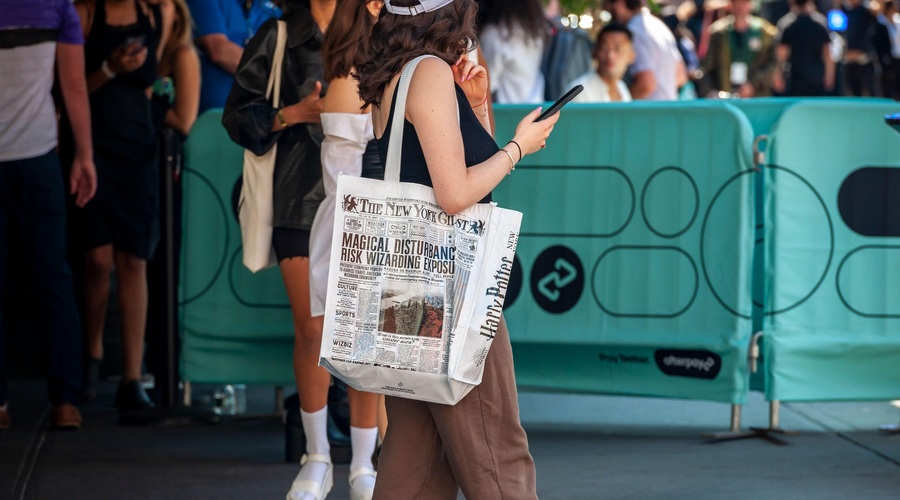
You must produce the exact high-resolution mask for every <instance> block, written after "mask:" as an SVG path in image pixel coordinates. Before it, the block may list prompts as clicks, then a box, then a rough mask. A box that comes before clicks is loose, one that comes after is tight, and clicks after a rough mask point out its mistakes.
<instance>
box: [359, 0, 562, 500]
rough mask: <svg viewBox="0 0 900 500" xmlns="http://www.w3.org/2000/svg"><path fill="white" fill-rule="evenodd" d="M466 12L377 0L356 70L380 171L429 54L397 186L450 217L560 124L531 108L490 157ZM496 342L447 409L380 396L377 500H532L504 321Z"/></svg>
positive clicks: (450, 0)
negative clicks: (396, 116)
mask: <svg viewBox="0 0 900 500" xmlns="http://www.w3.org/2000/svg"><path fill="white" fill-rule="evenodd" d="M475 10H476V6H475V2H474V0H422V1H421V3H420V2H419V1H418V0H386V1H385V8H384V10H382V12H381V15H380V17H379V18H378V23H377V24H376V25H375V27H374V29H373V32H372V38H371V40H370V42H369V59H368V60H367V61H366V62H365V63H362V64H358V65H357V68H358V74H359V95H360V98H361V99H362V101H363V102H364V103H366V104H368V105H371V106H373V107H372V121H373V125H374V130H375V136H376V138H378V139H377V140H378V150H379V153H380V155H381V160H382V165H384V162H385V155H386V153H387V151H388V147H389V146H390V144H389V142H390V135H391V130H390V129H391V125H390V123H391V119H392V116H391V115H392V114H393V113H392V109H393V105H394V99H395V90H396V89H397V83H398V81H399V78H400V73H401V72H402V70H403V67H404V66H405V65H406V64H407V63H408V62H410V61H411V60H413V59H414V58H416V57H418V56H421V55H431V56H434V57H429V58H426V59H425V60H424V61H422V62H421V64H419V66H418V69H417V70H416V71H415V73H414V75H413V77H412V81H411V84H410V87H409V95H408V98H407V101H406V103H407V104H406V115H405V121H404V135H403V144H402V145H394V147H397V146H400V147H402V149H403V152H404V154H403V155H402V158H403V159H402V162H403V163H402V165H401V168H400V180H401V181H402V182H415V183H418V184H424V185H426V186H431V187H433V188H434V192H435V197H436V199H437V202H438V204H439V205H440V206H441V208H442V209H443V210H445V211H446V212H447V213H449V214H455V213H457V212H459V211H460V210H463V209H465V208H467V207H469V206H471V205H473V204H475V203H478V202H479V201H482V202H487V201H490V199H491V190H492V189H493V188H494V187H496V186H497V185H498V184H499V183H500V181H501V180H503V179H504V178H505V177H506V176H507V175H509V174H510V173H512V170H513V168H514V167H515V163H516V162H517V161H519V160H521V157H522V156H524V155H526V154H531V153H535V152H537V151H539V150H540V149H541V148H542V147H543V146H544V145H545V144H546V140H547V138H548V137H549V135H550V132H551V131H552V129H553V126H554V125H555V124H556V121H557V120H558V119H559V115H558V114H555V115H553V116H551V117H549V118H548V119H546V120H543V121H540V122H535V121H534V120H535V119H536V118H537V116H538V115H539V113H540V108H538V109H536V110H535V111H532V112H531V113H529V114H528V115H527V116H525V118H524V119H523V120H522V121H521V122H520V123H519V124H518V126H517V127H516V132H515V135H514V137H513V140H512V141H509V142H504V144H505V146H504V148H502V149H500V148H498V147H497V143H496V142H494V139H493V137H492V136H491V134H490V123H489V122H488V118H487V110H486V109H485V108H486V102H487V101H486V100H487V91H488V82H487V78H486V76H485V71H484V68H482V67H481V66H478V65H475V64H473V63H471V62H470V61H469V60H468V59H467V58H466V57H464V55H465V54H466V53H467V52H468V50H469V48H470V47H471V43H472V40H473V39H474V36H475V33H474V21H475ZM457 116H458V118H457ZM513 141H514V142H513ZM520 150H521V154H520V153H519V151H520ZM493 342H494V345H493V347H492V348H491V351H490V353H489V354H488V356H487V360H486V361H485V369H484V377H483V380H482V383H481V384H480V385H479V386H478V387H476V388H474V389H473V390H472V392H470V393H469V394H468V395H467V396H466V397H465V398H463V399H462V400H461V401H460V402H459V403H457V404H456V405H453V406H450V405H442V404H435V403H425V402H422V401H415V400H411V399H403V398H397V397H391V396H387V397H386V398H385V400H386V405H387V412H388V422H389V425H388V430H387V435H386V436H385V440H384V444H383V445H382V450H381V455H380V457H379V461H378V481H377V482H376V484H375V495H374V498H376V499H384V500H388V499H389V500H404V499H410V498H428V499H455V498H456V497H457V492H458V490H459V488H462V491H463V494H464V495H465V496H466V497H467V498H473V499H475V498H477V499H479V500H491V499H499V498H515V499H517V500H528V499H534V498H536V493H535V491H536V485H535V470H534V462H533V460H532V458H531V454H530V453H529V452H528V440H527V437H526V435H525V431H524V430H523V429H522V426H521V424H520V422H519V413H518V402H517V396H516V385H515V374H514V371H513V361H512V349H511V347H510V344H509V334H508V332H507V329H506V323H505V322H504V321H501V324H500V328H499V329H498V333H497V336H496V337H495V339H494V341H493Z"/></svg>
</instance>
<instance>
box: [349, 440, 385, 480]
mask: <svg viewBox="0 0 900 500" xmlns="http://www.w3.org/2000/svg"><path fill="white" fill-rule="evenodd" d="M377 440H378V427H371V428H368V429H366V428H362V427H353V426H351V427H350V444H351V446H352V447H353V460H352V461H351V462H350V473H351V474H352V473H353V471H354V470H356V469H361V468H367V469H374V466H373V465H372V454H373V453H375V444H376V442H377ZM353 486H355V487H356V489H358V490H360V491H366V490H368V489H371V488H373V487H374V486H375V478H374V477H372V476H368V475H363V476H359V477H358V478H356V480H355V481H353Z"/></svg>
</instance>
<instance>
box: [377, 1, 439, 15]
mask: <svg viewBox="0 0 900 500" xmlns="http://www.w3.org/2000/svg"><path fill="white" fill-rule="evenodd" d="M451 3H453V0H419V5H413V6H412V7H399V6H396V5H391V0H384V7H385V8H386V9H387V11H388V12H390V13H391V14H395V15H398V16H415V15H418V14H422V13H424V12H432V11H435V10H438V9H440V8H441V7H443V6H445V5H449V4H451Z"/></svg>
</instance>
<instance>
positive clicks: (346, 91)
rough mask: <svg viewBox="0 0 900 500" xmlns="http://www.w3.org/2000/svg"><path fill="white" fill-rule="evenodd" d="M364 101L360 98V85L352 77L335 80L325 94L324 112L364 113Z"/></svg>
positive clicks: (330, 83) (329, 84)
mask: <svg viewBox="0 0 900 500" xmlns="http://www.w3.org/2000/svg"><path fill="white" fill-rule="evenodd" d="M363 104H364V103H363V101H362V100H361V99H360V98H359V85H358V83H357V81H356V79H355V78H353V77H352V76H350V75H347V76H343V77H340V78H335V79H334V80H332V81H331V82H329V83H328V92H326V93H325V99H324V103H323V106H324V110H323V111H324V112H326V113H364V112H365V110H364V109H363Z"/></svg>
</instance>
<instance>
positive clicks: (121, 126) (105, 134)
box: [84, 0, 162, 175]
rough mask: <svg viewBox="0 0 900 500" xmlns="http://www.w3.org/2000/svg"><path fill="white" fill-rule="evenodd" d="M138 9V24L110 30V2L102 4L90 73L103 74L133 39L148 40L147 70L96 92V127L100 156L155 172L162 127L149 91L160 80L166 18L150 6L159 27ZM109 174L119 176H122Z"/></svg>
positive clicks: (88, 53)
mask: <svg viewBox="0 0 900 500" xmlns="http://www.w3.org/2000/svg"><path fill="white" fill-rule="evenodd" d="M135 9H136V10H137V22H135V23H134V24H130V25H128V26H110V25H109V24H107V22H106V2H105V0H97V2H96V3H95V8H94V19H93V23H92V24H91V31H90V33H89V34H88V37H87V40H85V46H84V52H85V69H86V70H87V73H91V72H93V71H95V70H97V69H98V68H99V67H100V66H101V65H102V64H103V61H105V60H107V59H109V57H110V56H111V55H112V53H113V51H114V50H116V48H117V47H119V46H120V45H121V44H122V43H125V41H126V40H127V39H128V38H131V37H139V38H142V39H143V43H144V46H145V47H146V48H147V59H146V61H145V62H144V65H143V66H141V67H140V68H138V69H136V70H135V71H132V72H130V73H124V74H121V75H117V76H116V77H115V78H113V79H112V80H110V81H108V82H106V83H105V84H103V86H101V87H100V88H98V89H97V90H95V91H94V92H91V95H90V104H91V126H92V129H93V139H94V149H95V150H96V152H99V153H100V154H113V155H115V156H116V157H118V159H119V160H125V161H129V162H131V163H133V164H135V165H140V166H144V167H147V168H149V167H150V166H151V165H152V164H154V163H155V159H154V157H155V155H156V146H157V126H156V123H155V121H154V119H153V114H152V111H151V107H150V100H149V99H148V98H147V93H146V89H147V88H148V87H150V86H151V85H152V84H153V81H154V80H155V79H156V48H157V47H158V46H159V39H160V30H161V29H162V15H161V12H160V9H159V6H158V5H151V6H150V9H151V12H152V14H153V17H154V20H155V22H156V26H155V27H154V26H153V25H152V24H151V23H150V18H149V17H148V16H147V15H146V14H144V11H143V9H141V6H140V5H138V4H137V2H135ZM98 168H100V167H98ZM109 174H115V175H119V173H118V172H110V173H109ZM148 175H152V174H148Z"/></svg>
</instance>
